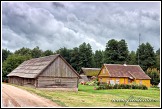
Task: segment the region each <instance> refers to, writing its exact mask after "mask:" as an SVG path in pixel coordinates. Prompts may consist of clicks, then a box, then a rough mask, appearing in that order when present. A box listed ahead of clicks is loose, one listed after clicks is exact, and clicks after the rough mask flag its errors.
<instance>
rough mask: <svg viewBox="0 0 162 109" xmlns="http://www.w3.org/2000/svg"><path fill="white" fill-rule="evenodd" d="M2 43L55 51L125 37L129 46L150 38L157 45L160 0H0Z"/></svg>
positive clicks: (97, 46)
mask: <svg viewBox="0 0 162 109" xmlns="http://www.w3.org/2000/svg"><path fill="white" fill-rule="evenodd" d="M1 9H2V12H1V15H2V21H1V22H2V23H1V24H2V25H1V27H2V28H1V30H2V33H1V36H2V48H3V49H8V50H10V51H12V52H14V51H15V50H18V49H20V48H22V47H26V48H31V49H33V48H34V47H36V46H39V48H40V49H42V50H44V51H45V50H52V51H55V50H58V49H60V48H63V47H66V48H69V49H72V48H74V47H79V45H80V44H82V43H83V42H86V43H89V44H90V45H91V46H92V50H93V51H96V50H105V47H106V43H107V42H108V41H109V40H111V39H115V40H118V41H120V40H121V39H125V41H126V43H127V45H128V49H129V51H132V50H133V51H136V50H137V48H138V45H139V33H140V34H141V36H140V43H146V42H149V43H150V44H151V46H153V48H154V50H157V49H159V48H160V44H161V42H160V34H161V31H160V28H161V25H160V22H161V14H160V13H161V12H160V10H161V6H160V2H2V4H1Z"/></svg>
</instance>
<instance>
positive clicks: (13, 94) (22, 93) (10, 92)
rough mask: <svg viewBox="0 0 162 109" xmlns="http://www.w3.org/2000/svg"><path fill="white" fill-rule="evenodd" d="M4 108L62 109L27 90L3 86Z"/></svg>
mask: <svg viewBox="0 0 162 109" xmlns="http://www.w3.org/2000/svg"><path fill="white" fill-rule="evenodd" d="M1 105H2V107H60V106H58V105H57V104H56V103H54V102H52V101H50V100H48V99H45V98H42V97H40V96H38V95H35V94H31V93H30V92H27V91H26V90H22V89H20V88H17V87H14V86H11V85H7V84H2V104H1Z"/></svg>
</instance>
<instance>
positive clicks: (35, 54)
mask: <svg viewBox="0 0 162 109" xmlns="http://www.w3.org/2000/svg"><path fill="white" fill-rule="evenodd" d="M42 52H43V51H42V50H40V49H39V47H38V46H36V47H35V48H34V49H33V50H32V51H31V55H32V58H39V57H41V56H42Z"/></svg>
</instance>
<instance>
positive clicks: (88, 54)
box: [2, 39, 160, 81]
mask: <svg viewBox="0 0 162 109" xmlns="http://www.w3.org/2000/svg"><path fill="white" fill-rule="evenodd" d="M53 54H60V55H61V56H63V57H64V59H65V60H66V61H67V62H68V63H69V64H70V65H71V66H72V67H73V68H74V69H75V70H76V71H77V72H78V73H79V71H80V69H81V67H87V68H101V66H102V65H103V64H104V63H107V64H124V63H126V64H130V65H140V66H141V67H142V69H143V70H144V71H145V72H146V73H148V75H149V76H150V77H151V76H152V75H153V77H155V74H153V73H151V71H154V72H156V76H157V77H156V79H157V78H159V76H160V72H159V71H160V48H159V49H158V50H157V51H156V52H154V48H153V47H152V46H151V44H150V43H148V42H147V43H142V44H141V45H140V46H139V47H138V48H137V50H136V51H129V50H128V45H127V43H126V41H125V40H124V39H122V40H120V41H117V40H115V39H111V40H109V41H108V42H107V43H106V48H105V50H96V51H95V52H94V53H93V51H92V47H91V45H90V44H89V43H88V44H86V43H85V42H84V43H82V44H81V45H80V46H79V47H74V48H73V49H68V48H66V47H63V48H60V49H58V50H56V51H51V50H46V51H43V50H41V49H40V48H39V47H38V46H36V47H35V48H34V49H30V48H25V47H23V48H21V49H19V50H16V51H15V52H14V53H12V52H11V51H9V50H7V49H2V77H3V78H2V79H3V80H5V79H7V76H6V75H7V74H8V73H10V72H11V71H12V70H13V69H15V68H16V67H17V66H19V65H20V64H21V63H22V62H23V61H25V60H29V59H31V58H39V57H43V56H49V55H53ZM138 56H139V60H138ZM159 80H160V79H159ZM159 80H158V81H159ZM152 81H153V80H152ZM156 81H157V80H156Z"/></svg>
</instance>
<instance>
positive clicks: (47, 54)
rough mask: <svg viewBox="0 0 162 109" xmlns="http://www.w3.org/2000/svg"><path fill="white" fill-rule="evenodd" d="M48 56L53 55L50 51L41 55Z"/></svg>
mask: <svg viewBox="0 0 162 109" xmlns="http://www.w3.org/2000/svg"><path fill="white" fill-rule="evenodd" d="M49 55H53V52H52V51H51V50H46V51H44V52H43V54H42V56H49Z"/></svg>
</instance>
